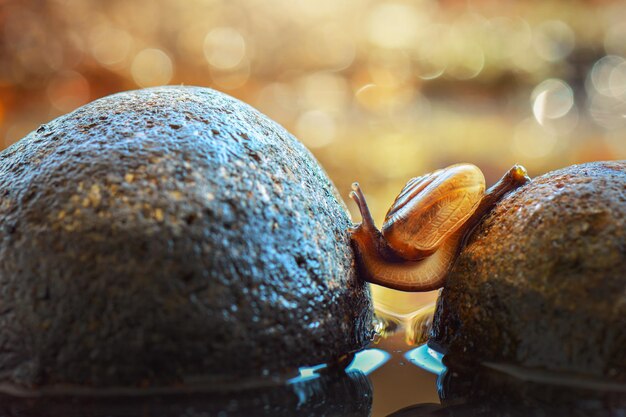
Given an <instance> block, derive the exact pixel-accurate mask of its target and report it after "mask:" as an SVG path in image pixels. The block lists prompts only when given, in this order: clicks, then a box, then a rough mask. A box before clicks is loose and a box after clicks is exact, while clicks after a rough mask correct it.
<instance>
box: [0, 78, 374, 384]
mask: <svg viewBox="0 0 626 417" xmlns="http://www.w3.org/2000/svg"><path fill="white" fill-rule="evenodd" d="M349 225H350V221H349V217H348V215H347V212H346V209H345V207H344V205H343V203H342V202H341V199H340V198H339V197H338V195H337V192H336V190H335V188H334V186H333V185H332V183H331V182H330V180H329V179H328V178H327V176H326V174H325V173H324V171H323V170H322V169H321V168H320V167H319V165H318V164H317V162H316V161H315V160H314V158H313V157H312V156H311V155H310V153H309V152H308V151H307V150H306V149H305V148H304V147H303V146H302V145H301V144H300V143H299V142H298V141H297V140H295V139H294V138H293V136H291V135H290V134H289V133H288V132H286V131H285V130H284V129H283V128H282V127H280V126H279V125H277V124H276V123H274V122H272V121H270V120H269V119H268V118H267V117H265V116H263V115H262V114H260V113H259V112H257V111H256V110H254V109H252V108H251V107H249V106H247V105H245V104H243V103H241V102H239V101H237V100H235V99H233V98H230V97H228V96H226V95H223V94H221V93H218V92H215V91H213V90H209V89H204V88H194V87H162V88H154V89H146V90H139V91H132V92H126V93H121V94H117V95H113V96H109V97H106V98H103V99H100V100H97V101H95V102H93V103H90V104H88V105H86V106H84V107H82V108H80V109H78V110H77V111H75V112H73V113H71V114H68V115H65V116H62V117H60V118H58V119H56V120H54V121H52V122H50V123H48V124H46V125H42V126H41V127H40V128H39V129H38V130H37V131H35V132H33V133H31V134H30V135H28V136H27V137H26V138H24V139H22V140H21V141H20V142H18V143H17V144H15V145H13V146H12V147H10V148H9V149H7V150H5V151H4V152H2V153H1V154H0V288H2V293H1V296H0V297H1V298H0V306H1V307H0V308H1V314H0V344H1V346H2V349H1V350H0V370H1V371H2V379H3V380H4V381H8V382H12V383H17V384H20V385H26V386H36V385H45V384H57V383H73V384H85V385H93V386H109V385H135V384H142V385H167V384H180V383H187V382H189V381H194V380H196V379H197V377H202V378H204V377H206V376H209V377H221V376H226V377H233V376H238V375H259V374H267V373H274V372H279V371H283V370H285V369H288V368H294V367H297V366H302V365H311V364H316V363H320V362H325V361H330V360H333V359H334V358H336V357H338V356H340V355H343V354H345V353H347V352H350V351H354V350H357V349H360V348H362V347H363V346H364V345H366V344H367V343H368V342H369V341H370V337H371V314H372V313H371V304H370V297H369V292H368V289H367V287H366V286H365V284H363V283H361V282H360V281H358V280H357V278H356V275H355V271H354V269H353V254H352V251H351V249H350V242H349V237H348V235H347V232H346V228H347V227H348V226H349Z"/></svg>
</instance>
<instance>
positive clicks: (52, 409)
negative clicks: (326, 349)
mask: <svg viewBox="0 0 626 417" xmlns="http://www.w3.org/2000/svg"><path fill="white" fill-rule="evenodd" d="M4 392H5V394H2V395H1V396H0V416H1V417H17V416H20V417H35V416H36V417H53V416H54V417H57V416H63V417H166V416H167V417H209V416H216V417H226V416H237V417H239V416H302V417H304V416H337V417H344V416H348V417H349V416H374V417H378V416H387V415H391V416H396V417H399V416H402V417H405V416H431V417H438V416H450V417H454V416H480V417H482V416H485V417H487V416H511V417H516V416H520V417H521V416H530V417H533V416H536V417H540V416H541V417H544V416H612V417H618V416H620V417H623V416H626V385H624V384H619V383H614V382H610V381H604V380H588V379H584V378H582V377H574V376H571V375H555V374H553V373H545V372H544V373H542V372H537V371H532V370H527V369H521V368H516V367H514V366H511V365H505V364H493V363H485V364H480V365H472V366H468V365H465V364H463V363H461V362H459V361H457V360H455V359H454V358H449V357H443V356H442V355H441V354H439V353H438V352H436V351H434V350H432V349H430V348H428V346H427V345H422V346H420V347H417V348H414V347H411V346H408V345H407V344H406V343H405V341H404V335H403V334H396V335H393V336H391V337H389V338H387V339H382V340H380V341H379V342H378V343H377V344H374V345H372V346H371V348H370V349H367V350H364V351H362V352H359V353H357V354H356V355H355V358H354V360H353V361H352V362H351V363H350V364H349V365H348V366H347V368H345V370H342V369H337V368H336V367H332V366H327V365H319V366H315V367H310V368H301V369H299V370H298V372H295V373H294V374H293V375H289V376H283V377H274V378H264V379H259V380H246V381H230V382H229V383H225V382H224V383H220V384H214V383H208V384H204V385H198V386H193V387H181V388H179V389H167V390H164V389H163V390H159V389H153V390H150V391H146V390H141V391H139V390H126V389H118V390H115V389H112V390H108V391H102V390H97V391H88V390H83V391H82V392H78V391H76V390H70V389H66V388H63V387H57V388H55V389H54V390H48V391H46V392H43V391H42V392H40V393H39V395H36V396H33V395H29V396H23V395H21V394H24V393H20V392H12V393H8V391H7V389H6V387H5V389H4ZM31 394H32V393H31Z"/></svg>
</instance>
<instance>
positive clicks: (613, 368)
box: [430, 161, 626, 380]
mask: <svg viewBox="0 0 626 417" xmlns="http://www.w3.org/2000/svg"><path fill="white" fill-rule="evenodd" d="M430 343H431V345H434V346H436V347H438V348H440V349H441V350H444V351H447V352H448V353H453V354H463V355H467V356H468V357H470V356H471V357H472V358H478V360H487V361H496V360H497V361H507V362H512V363H516V364H519V365H523V366H527V367H536V368H544V369H549V370H559V371H567V372H575V373H582V374H588V375H593V376H601V377H612V378H615V379H619V380H626V349H625V348H624V347H625V346H626V162H625V161H618V162H597V163H589V164H583V165H576V166H571V167H568V168H565V169H562V170H558V171H554V172H550V173H548V174H545V175H543V176H541V177H538V178H536V179H534V180H533V181H532V182H531V183H529V184H528V185H526V186H524V187H523V188H521V189H519V190H517V191H515V192H513V193H511V194H510V195H508V196H507V197H505V198H504V199H503V200H502V201H501V202H500V203H499V204H498V206H497V207H496V208H495V209H494V211H493V212H492V213H491V214H490V215H489V216H488V217H487V218H486V219H485V220H484V221H483V223H482V224H481V226H480V228H479V229H478V230H477V231H476V232H475V233H474V235H473V236H472V238H471V240H470V241H469V242H468V245H467V247H466V248H465V249H464V250H463V252H462V253H461V255H460V257H459V259H458V263H457V265H456V266H455V268H454V270H453V271H452V273H451V275H450V277H449V279H448V282H447V284H446V287H445V288H444V290H443V291H442V293H441V296H440V298H439V300H438V305H437V310H436V313H435V320H434V325H433V331H432V335H431V339H430Z"/></svg>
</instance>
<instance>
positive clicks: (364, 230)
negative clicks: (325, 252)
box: [350, 164, 530, 291]
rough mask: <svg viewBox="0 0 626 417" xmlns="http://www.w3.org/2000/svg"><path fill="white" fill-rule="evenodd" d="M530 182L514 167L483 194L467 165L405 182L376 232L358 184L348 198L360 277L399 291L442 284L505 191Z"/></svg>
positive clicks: (474, 171)
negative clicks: (356, 215)
mask: <svg viewBox="0 0 626 417" xmlns="http://www.w3.org/2000/svg"><path fill="white" fill-rule="evenodd" d="M528 181H530V178H529V177H528V175H527V174H526V170H525V169H524V168H523V167H522V166H520V165H515V166H513V167H512V168H511V169H510V170H509V171H507V173H506V174H504V176H503V177H502V178H501V179H500V180H499V181H498V182H497V183H496V184H494V185H493V186H492V187H490V188H489V189H488V190H486V191H485V188H486V187H485V178H484V176H483V174H482V172H481V171H480V169H479V168H478V167H476V166H474V165H471V164H456V165H452V166H449V167H447V168H444V169H441V170H437V171H434V172H432V173H430V174H426V175H424V176H421V177H417V178H413V179H411V180H409V181H408V182H407V184H406V185H405V186H404V188H403V189H402V190H401V191H400V194H399V195H398V197H396V199H395V201H394V203H393V204H392V206H391V208H390V209H389V211H388V212H387V215H386V216H385V220H384V222H383V226H382V228H381V230H380V231H379V230H378V228H377V227H376V225H375V224H374V220H373V218H372V215H371V213H370V211H369V208H368V207H367V203H366V201H365V196H364V195H363V192H362V191H361V188H360V187H359V185H358V183H354V184H353V185H352V188H353V191H352V192H351V193H350V197H351V198H352V199H353V200H354V201H355V202H356V203H357V205H358V207H359V211H360V212H361V217H362V219H363V220H362V222H361V223H360V224H358V225H357V226H355V227H353V228H351V229H350V234H351V237H352V242H353V246H354V248H355V252H356V255H357V256H356V257H357V262H358V266H359V271H360V274H361V275H362V276H363V278H364V279H365V280H367V281H369V282H372V283H375V284H379V285H382V286H385V287H388V288H393V289H397V290H402V291H429V290H434V289H437V288H439V287H441V286H443V284H444V283H445V278H446V276H447V274H448V272H449V271H450V269H451V267H452V265H453V264H454V261H455V259H456V257H457V256H458V254H459V252H460V249H461V248H462V246H463V242H464V241H465V239H466V237H467V236H468V235H469V234H470V233H471V231H472V230H474V228H475V226H476V225H477V224H478V222H479V221H480V219H481V218H482V217H483V216H484V215H485V214H487V213H488V212H489V211H491V209H493V207H494V206H495V204H496V203H497V202H498V201H499V200H500V199H501V198H502V197H503V196H504V195H505V194H507V193H508V192H509V191H511V190H514V189H516V188H518V187H520V186H522V185H524V184H526V183H527V182H528Z"/></svg>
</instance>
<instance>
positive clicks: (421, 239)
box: [382, 164, 485, 260]
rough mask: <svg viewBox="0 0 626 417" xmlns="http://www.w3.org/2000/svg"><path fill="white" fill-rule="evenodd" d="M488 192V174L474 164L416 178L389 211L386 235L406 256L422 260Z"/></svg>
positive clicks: (456, 228) (405, 188)
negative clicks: (486, 186)
mask: <svg viewBox="0 0 626 417" xmlns="http://www.w3.org/2000/svg"><path fill="white" fill-rule="evenodd" d="M484 193H485V177H484V176H483V173H482V172H481V170H480V169H479V168H478V167H476V166H475V165H472V164H456V165H452V166H449V167H447V168H444V169H440V170H437V171H434V172H432V173H430V174H426V175H424V176H421V177H416V178H412V179H411V180H409V181H408V182H407V184H406V185H405V186H404V188H403V189H402V191H401V192H400V194H399V195H398V197H397V198H396V200H395V201H394V203H393V205H392V206H391V208H390V209H389V211H388V212H387V215H386V216H385V221H384V223H383V227H382V234H383V236H384V237H385V239H386V240H387V242H388V244H389V246H390V247H391V248H392V249H393V250H395V251H396V252H397V253H398V254H400V255H401V256H402V257H403V258H404V259H414V260H418V259H422V258H424V257H426V256H428V255H430V254H432V253H433V252H434V251H436V250H437V248H439V246H441V244H442V243H443V242H444V241H445V240H446V239H447V238H448V237H449V236H450V235H452V234H453V233H454V232H456V231H457V230H458V229H459V228H460V227H461V226H462V225H463V223H465V221H466V220H467V219H468V218H469V217H470V216H471V215H472V214H473V213H474V211H475V210H476V208H477V207H478V204H479V203H480V200H481V198H482V197H483V195H484Z"/></svg>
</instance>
